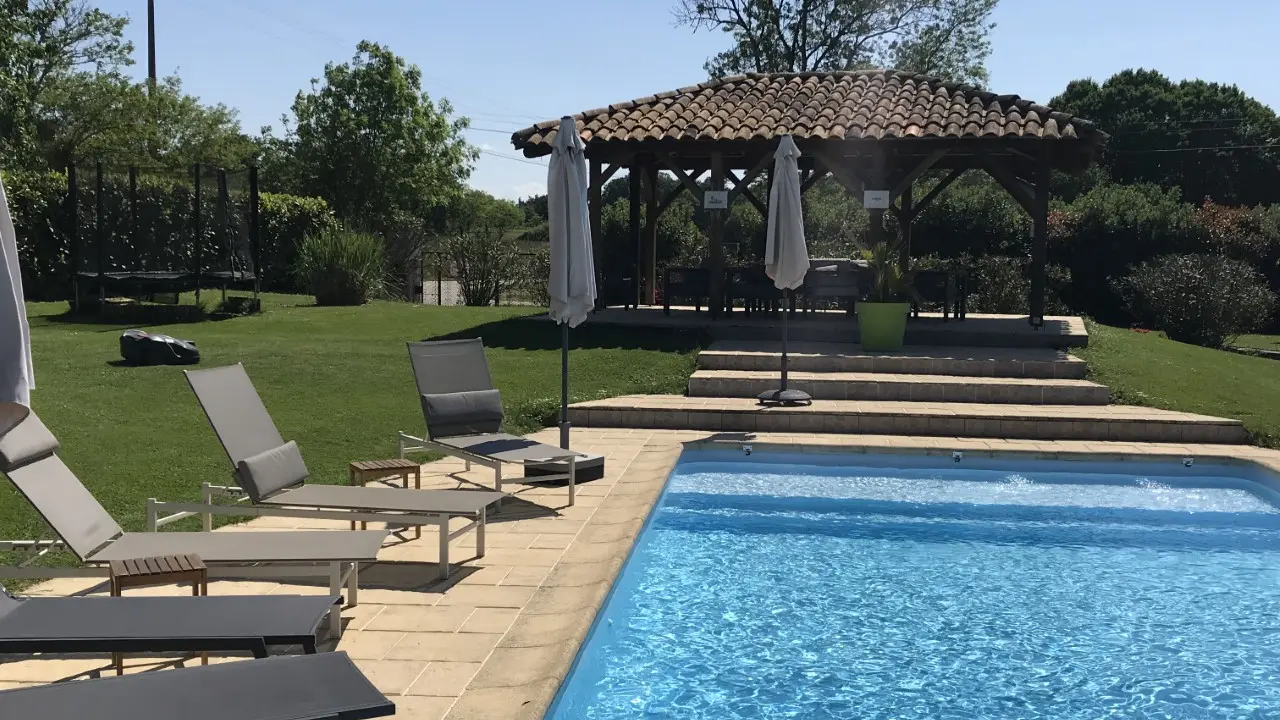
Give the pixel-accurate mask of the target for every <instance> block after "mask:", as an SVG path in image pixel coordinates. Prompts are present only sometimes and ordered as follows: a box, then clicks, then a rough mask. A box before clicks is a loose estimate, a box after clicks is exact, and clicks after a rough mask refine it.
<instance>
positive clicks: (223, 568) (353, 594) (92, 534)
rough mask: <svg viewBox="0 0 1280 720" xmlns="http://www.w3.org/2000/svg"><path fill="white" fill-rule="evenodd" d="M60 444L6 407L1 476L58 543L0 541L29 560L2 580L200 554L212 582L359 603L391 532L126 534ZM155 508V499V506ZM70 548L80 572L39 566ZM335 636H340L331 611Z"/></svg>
mask: <svg viewBox="0 0 1280 720" xmlns="http://www.w3.org/2000/svg"><path fill="white" fill-rule="evenodd" d="M57 450H58V440H57V438H55V437H54V436H53V433H51V432H49V430H48V429H47V428H46V427H45V426H44V423H42V422H40V418H38V417H36V414H35V413H34V412H31V411H30V410H28V409H27V408H25V407H23V406H22V405H18V404H17V403H11V402H0V474H3V475H4V476H5V477H7V478H8V479H9V482H11V483H13V486H14V487H15V488H17V490H18V492H20V493H21V494H22V496H23V497H25V498H26V499H27V502H29V503H31V505H32V506H33V507H35V509H36V511H37V512H38V513H40V516H41V517H42V518H44V521H45V523H47V524H48V525H49V527H51V528H52V529H53V531H54V532H55V533H57V535H58V537H59V539H58V540H10V541H0V551H10V552H21V553H25V554H27V555H28V557H27V558H26V560H25V561H23V562H22V563H21V564H19V565H18V566H16V567H15V566H0V577H15V578H47V577H76V576H101V577H106V576H108V575H110V567H109V563H110V562H111V561H113V560H131V559H135V558H146V557H159V556H164V555H198V556H199V557H200V559H201V560H203V561H204V562H205V563H206V564H207V565H208V566H209V572H210V575H211V576H221V577H226V576H234V577H239V578H246V577H268V578H286V577H288V578H292V577H327V578H328V579H329V594H330V595H341V594H342V589H343V586H344V585H345V586H346V589H347V601H348V602H349V603H350V604H351V605H355V604H356V601H357V592H358V577H359V567H360V563H373V562H375V561H376V560H377V559H378V550H379V548H381V547H382V543H383V541H384V540H386V537H387V535H388V533H387V531H385V530H363V531H357V532H328V531H324V530H312V531H301V530H299V531H295V532H269V531H267V532H141V533H131V532H125V531H124V530H123V529H121V527H120V526H119V525H118V524H117V523H116V521H115V519H114V518H112V517H111V515H110V514H109V513H108V512H107V511H106V509H105V508H103V507H102V505H100V504H99V503H98V501H97V500H96V499H94V497H93V495H92V494H90V492H89V491H88V489H86V488H85V486H84V485H83V484H81V482H80V480H79V479H78V478H76V476H75V474H74V473H72V472H71V469H70V468H68V467H67V466H66V464H64V463H63V462H62V459H61V458H59V457H58V455H57ZM148 502H152V501H148ZM58 550H70V551H71V552H72V553H74V554H75V556H76V557H77V558H79V560H80V561H81V563H82V564H83V566H82V567H78V568H56V567H44V566H38V565H35V564H34V563H35V561H37V560H39V559H40V558H41V557H43V556H44V555H45V554H47V553H49V552H53V551H58ZM329 615H330V624H331V629H332V631H333V634H334V635H337V634H339V633H340V632H341V629H342V623H341V617H340V614H339V613H338V612H337V610H336V609H335V610H333V611H332V612H330V614H329Z"/></svg>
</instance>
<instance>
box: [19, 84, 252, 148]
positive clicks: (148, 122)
mask: <svg viewBox="0 0 1280 720" xmlns="http://www.w3.org/2000/svg"><path fill="white" fill-rule="evenodd" d="M37 134H38V145H39V147H40V150H41V152H42V154H43V155H44V158H45V160H46V162H47V163H48V165H49V167H64V166H65V165H66V164H68V163H70V162H72V161H73V160H85V159H90V158H103V159H106V160H108V161H110V162H111V163H113V164H117V165H124V164H132V165H145V166H152V167H155V166H159V167H163V168H167V169H172V170H179V169H185V168H186V167H189V166H190V165H191V164H192V163H195V162H202V163H211V164H214V165H219V166H222V167H235V166H241V165H243V164H244V163H246V162H247V161H249V160H250V159H251V158H252V157H253V156H254V154H255V151H256V145H255V144H254V142H253V141H252V140H251V139H250V138H248V137H247V136H245V135H244V133H242V132H241V131H240V124H239V121H238V120H237V117H236V111H235V110H232V109H230V108H228V107H226V106H225V105H204V104H201V103H200V101H199V99H197V98H195V97H192V96H190V95H187V94H185V93H183V92H182V83H181V81H180V80H179V79H178V78H177V77H167V78H163V79H162V80H161V82H160V83H159V84H157V86H156V88H155V89H154V90H153V91H151V92H148V90H147V86H146V85H145V84H144V83H136V82H133V81H132V80H130V79H129V78H126V77H124V76H123V75H121V74H120V73H115V72H109V73H99V72H77V73H71V74H69V75H66V76H64V77H62V78H59V79H58V81H57V82H55V83H53V84H52V85H51V86H50V87H49V88H48V89H47V90H46V91H45V92H44V95H43V97H42V102H41V103H40V109H39V117H38V122H37Z"/></svg>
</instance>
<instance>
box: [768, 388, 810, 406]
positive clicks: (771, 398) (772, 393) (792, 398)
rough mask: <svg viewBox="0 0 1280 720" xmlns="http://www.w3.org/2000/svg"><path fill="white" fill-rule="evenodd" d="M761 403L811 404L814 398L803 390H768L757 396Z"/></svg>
mask: <svg viewBox="0 0 1280 720" xmlns="http://www.w3.org/2000/svg"><path fill="white" fill-rule="evenodd" d="M756 397H757V398H758V399H759V400H760V404H761V405H809V404H812V403H813V398H811V397H809V393H807V392H805V391H803V390H791V389H787V390H766V391H764V392H762V393H760V394H759V395H757V396H756Z"/></svg>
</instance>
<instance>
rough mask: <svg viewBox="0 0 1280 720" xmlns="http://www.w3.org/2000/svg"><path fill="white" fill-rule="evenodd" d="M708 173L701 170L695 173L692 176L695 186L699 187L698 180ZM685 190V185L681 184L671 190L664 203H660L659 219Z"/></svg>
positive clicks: (663, 200) (663, 199)
mask: <svg viewBox="0 0 1280 720" xmlns="http://www.w3.org/2000/svg"><path fill="white" fill-rule="evenodd" d="M706 172H707V171H706V170H699V171H698V172H696V173H694V174H693V176H692V179H693V184H695V185H697V184H698V179H699V178H701V177H702V176H703V174H704V173H706ZM685 190H686V188H685V186H684V183H680V184H678V185H676V186H675V187H673V188H671V191H670V192H668V193H667V194H666V196H665V197H663V198H662V202H659V203H658V217H662V213H664V212H666V211H667V208H669V207H671V203H673V202H675V201H676V198H678V197H680V194H681V193H683V192H684V191H685Z"/></svg>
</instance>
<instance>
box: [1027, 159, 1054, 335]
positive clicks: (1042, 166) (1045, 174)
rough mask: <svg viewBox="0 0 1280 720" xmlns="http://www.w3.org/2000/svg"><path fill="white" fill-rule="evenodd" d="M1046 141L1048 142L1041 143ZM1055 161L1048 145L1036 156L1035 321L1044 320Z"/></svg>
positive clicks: (1036, 324)
mask: <svg viewBox="0 0 1280 720" xmlns="http://www.w3.org/2000/svg"><path fill="white" fill-rule="evenodd" d="M1041 144H1042V145H1044V143H1041ZM1052 169H1053V165H1052V161H1051V158H1050V157H1049V149H1048V147H1047V146H1046V147H1042V148H1041V149H1040V153H1039V155H1038V156H1037V158H1036V187H1035V200H1034V202H1033V203H1032V206H1031V207H1032V212H1031V224H1032V231H1033V236H1032V241H1031V298H1030V303H1029V304H1030V306H1031V307H1030V310H1031V317H1030V321H1031V325H1032V326H1033V327H1037V328H1038V327H1040V326H1041V325H1043V324H1044V296H1045V272H1044V269H1045V263H1046V262H1047V261H1048V254H1049V180H1050V178H1051V176H1052V174H1053V173H1052V172H1051V171H1052Z"/></svg>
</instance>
